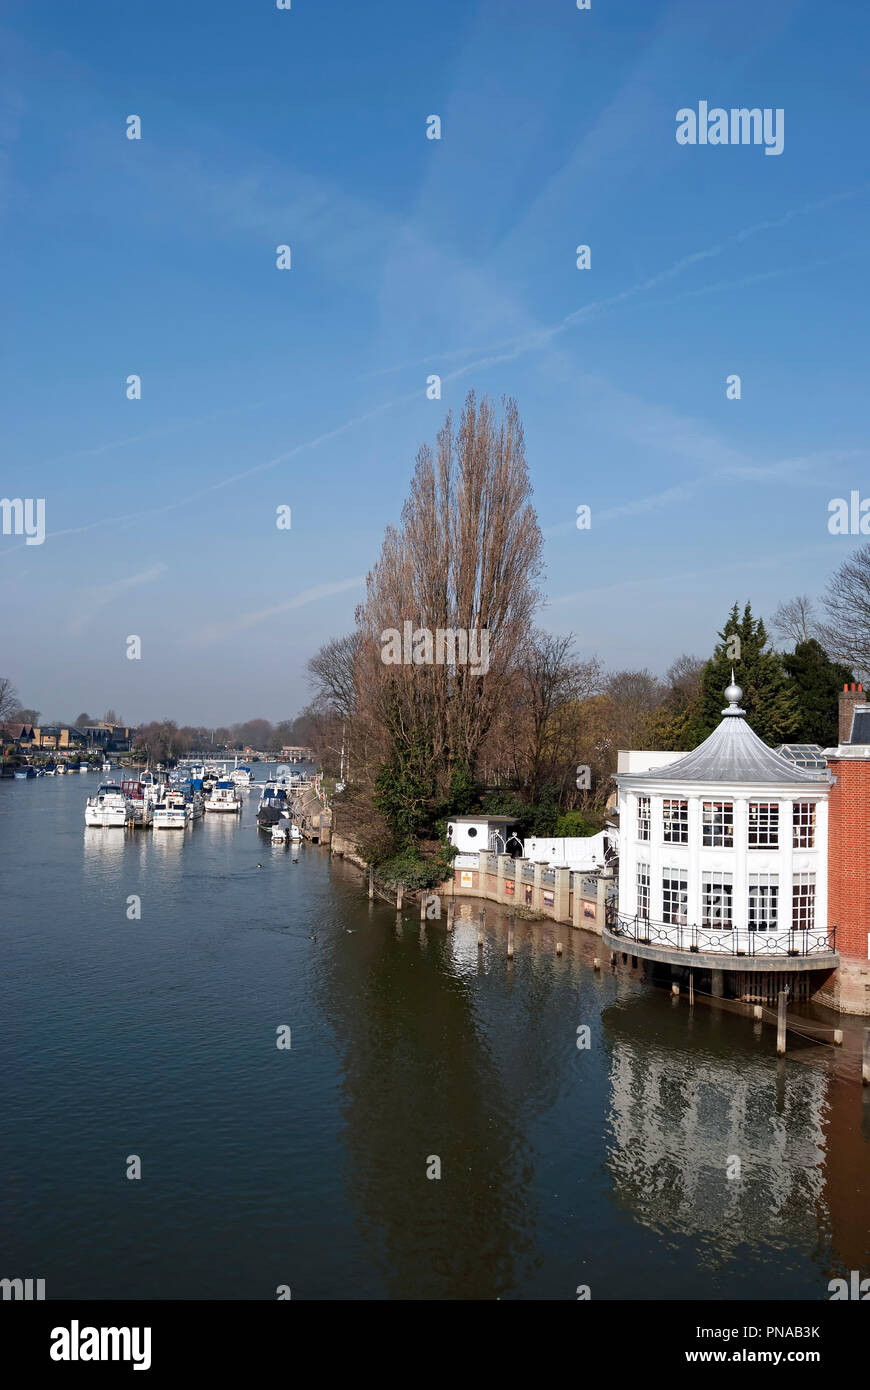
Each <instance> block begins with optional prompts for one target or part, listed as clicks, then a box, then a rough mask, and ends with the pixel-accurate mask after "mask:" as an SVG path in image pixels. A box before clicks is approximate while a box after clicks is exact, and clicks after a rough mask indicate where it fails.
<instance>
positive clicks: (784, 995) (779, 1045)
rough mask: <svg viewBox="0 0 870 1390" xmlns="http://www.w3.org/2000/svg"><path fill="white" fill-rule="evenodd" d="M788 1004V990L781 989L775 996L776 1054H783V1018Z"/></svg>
mask: <svg viewBox="0 0 870 1390" xmlns="http://www.w3.org/2000/svg"><path fill="white" fill-rule="evenodd" d="M787 1006H788V990H787V989H781V990H780V991H779V994H778V996H777V1004H776V1055H777V1057H783V1056H784V1055H785V1019H786V1008H787Z"/></svg>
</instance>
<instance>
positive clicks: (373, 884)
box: [369, 864, 375, 902]
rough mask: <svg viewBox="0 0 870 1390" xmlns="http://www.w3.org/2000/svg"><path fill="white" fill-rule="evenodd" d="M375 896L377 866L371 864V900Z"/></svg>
mask: <svg viewBox="0 0 870 1390" xmlns="http://www.w3.org/2000/svg"><path fill="white" fill-rule="evenodd" d="M374 896H375V866H374V864H369V901H370V902H371V900H372V899H373V898H374Z"/></svg>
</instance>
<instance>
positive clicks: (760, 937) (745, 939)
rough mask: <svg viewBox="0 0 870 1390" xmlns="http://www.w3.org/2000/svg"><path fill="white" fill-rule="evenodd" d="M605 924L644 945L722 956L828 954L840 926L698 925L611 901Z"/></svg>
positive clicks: (833, 948) (620, 934) (619, 934)
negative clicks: (630, 912) (633, 911)
mask: <svg viewBox="0 0 870 1390" xmlns="http://www.w3.org/2000/svg"><path fill="white" fill-rule="evenodd" d="M605 925H606V927H607V930H608V931H609V932H610V933H611V934H612V935H613V936H619V937H622V938H623V939H624V940H625V941H629V942H635V943H636V944H638V945H642V946H663V947H665V949H667V950H671V951H686V952H687V953H688V954H690V955H692V954H698V953H704V954H708V955H721V956H825V955H830V954H831V952H832V951H836V949H837V928H836V927H828V928H814V927H804V928H800V929H798V930H794V929H791V928H787V929H785V930H783V931H777V930H775V929H765V928H750V927H739V928H735V927H725V928H715V927H696V926H689V925H685V926H684V925H681V924H677V923H673V922H655V921H652V920H651V919H650V918H647V917H629V916H627V915H626V914H625V913H623V912H618V911H616V909H615V907H614V906H613V905H610V904H608V907H607V910H606V914H605Z"/></svg>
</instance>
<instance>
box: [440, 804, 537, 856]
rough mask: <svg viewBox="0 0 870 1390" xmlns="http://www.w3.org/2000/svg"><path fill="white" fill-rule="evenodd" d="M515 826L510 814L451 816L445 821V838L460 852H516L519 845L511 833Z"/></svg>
mask: <svg viewBox="0 0 870 1390" xmlns="http://www.w3.org/2000/svg"><path fill="white" fill-rule="evenodd" d="M515 827H516V821H515V820H511V818H510V816H486V815H484V814H483V812H480V813H479V814H478V815H476V816H452V817H451V818H450V820H449V821H448V822H447V839H448V840H449V842H450V844H451V845H455V846H456V848H457V849H458V850H459V853H460V854H477V853H479V852H480V850H484V851H485V852H489V853H491V854H511V853H517V852H518V851H519V850H520V848H521V846H520V842H519V841H518V840H517V838H516V836H515V835H512V831H513V829H514V828H515ZM509 840H512V843H511V844H508V841H509Z"/></svg>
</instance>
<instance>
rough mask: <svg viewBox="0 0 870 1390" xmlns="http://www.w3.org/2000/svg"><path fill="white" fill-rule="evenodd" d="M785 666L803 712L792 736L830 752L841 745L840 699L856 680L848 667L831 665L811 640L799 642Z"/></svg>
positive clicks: (822, 649) (836, 663)
mask: <svg viewBox="0 0 870 1390" xmlns="http://www.w3.org/2000/svg"><path fill="white" fill-rule="evenodd" d="M783 666H784V667H785V671H786V674H787V675H788V678H789V684H790V685H791V686H792V687H793V689H794V691H795V693H796V695H797V701H798V705H799V708H800V723H799V724H798V727H797V729H796V730H795V732H794V733H793V734H792V736H791V737H792V739H793V740H794V742H795V743H819V744H821V746H822V748H831V747H833V746H834V745H835V744H836V743H837V742H838V712H837V696H838V695H839V693H840V691H841V690H842V689H843V686H844V685H845V684H848V683H849V682H851V681H854V679H855V676H854V673H853V672H852V671H850V669H849V667H848V666H843V665H841V664H840V662H838V661H831V660H830V659H829V657H828V655H827V653H826V652H825V650H824V648H823V647H822V646H821V645H820V643H818V642H817V641H816V639H815V638H814V637H811V638H810V639H809V640H808V641H806V642H799V643H798V645H797V646H796V647H795V649H794V651H793V652H792V653H791V655H788V654H786V655H785V656H784V657H783Z"/></svg>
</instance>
